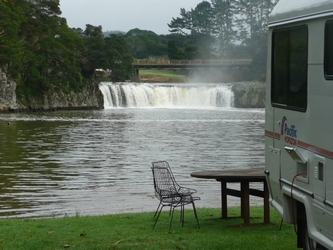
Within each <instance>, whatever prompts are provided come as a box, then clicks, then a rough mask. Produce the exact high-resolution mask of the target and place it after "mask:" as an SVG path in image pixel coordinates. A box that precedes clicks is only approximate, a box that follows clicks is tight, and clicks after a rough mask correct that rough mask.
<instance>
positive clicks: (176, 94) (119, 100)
mask: <svg viewBox="0 0 333 250" xmlns="http://www.w3.org/2000/svg"><path fill="white" fill-rule="evenodd" d="M100 90H101V92H102V93H103V96H104V108H105V109H108V108H120V107H128V108H216V107H232V106H233V99H234V98H233V92H232V91H231V86H229V85H227V84H207V83H201V84H190V83H187V84H184V83H181V84H167V83H165V84H147V83H145V84H140V83H111V82H102V83H101V84H100Z"/></svg>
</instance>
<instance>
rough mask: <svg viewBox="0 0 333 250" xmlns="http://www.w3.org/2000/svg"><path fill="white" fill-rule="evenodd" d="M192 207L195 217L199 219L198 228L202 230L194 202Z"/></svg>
mask: <svg viewBox="0 0 333 250" xmlns="http://www.w3.org/2000/svg"><path fill="white" fill-rule="evenodd" d="M192 206H193V212H194V216H195V218H196V219H197V224H198V228H199V229H200V224H199V219H198V214H197V210H196V209H195V205H194V201H192Z"/></svg>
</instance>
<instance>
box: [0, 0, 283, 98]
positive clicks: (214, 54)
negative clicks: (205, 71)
mask: <svg viewBox="0 0 333 250" xmlns="http://www.w3.org/2000/svg"><path fill="white" fill-rule="evenodd" d="M276 2H277V0H211V1H202V2H200V3H199V4H198V5H197V6H196V7H195V8H192V9H191V10H185V9H184V8H181V9H180V14H179V15H180V16H179V17H172V18H171V20H170V23H169V24H168V27H169V31H170V34H166V35H157V34H155V33H154V32H152V31H148V30H140V29H132V30H130V31H128V32H127V33H122V32H118V33H115V32H103V30H102V26H93V25H90V24H87V25H86V27H85V29H84V30H83V29H81V28H70V27H68V25H67V21H66V19H65V18H63V17H61V16H60V15H61V10H60V3H59V0H51V1H50V0H0V16H1V18H0V67H1V68H2V69H3V70H5V72H6V73H7V74H8V75H9V76H10V77H11V78H12V79H13V80H15V81H16V82H17V84H18V85H17V94H18V97H19V98H20V97H23V96H25V95H40V94H42V93H46V92H52V91H63V92H70V91H79V90H80V89H81V88H82V87H83V86H85V84H87V83H88V82H89V81H88V80H89V79H90V78H91V77H92V75H93V74H94V70H95V69H99V68H102V69H111V70H112V74H111V79H110V80H112V81H124V80H127V79H130V77H131V74H132V62H133V58H138V59H142V58H148V57H166V58H169V59H228V58H251V59H253V61H254V67H255V69H254V70H253V71H252V72H253V78H257V79H258V78H260V77H261V75H263V74H264V73H265V69H266V67H265V63H266V57H265V56H266V44H267V41H266V37H267V34H266V31H267V22H268V14H269V13H270V11H271V10H272V8H273V7H274V5H275V4H276Z"/></svg>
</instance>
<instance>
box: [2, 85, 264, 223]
mask: <svg viewBox="0 0 333 250" xmlns="http://www.w3.org/2000/svg"><path fill="white" fill-rule="evenodd" d="M121 86H122V87H121V88H123V90H119V91H118V90H117V91H118V94H117V95H118V97H121V98H122V100H121V98H120V99H119V98H118V101H116V100H115V99H113V101H112V100H111V99H110V98H112V95H113V98H114V93H113V94H112V93H111V89H112V88H113V89H115V88H118V89H119V88H120V85H119V84H118V85H117V86H115V85H114V84H110V83H102V84H101V87H100V88H101V90H102V92H103V94H104V96H105V100H109V102H107V101H106V102H105V103H104V106H105V109H104V110H94V111H56V112H45V113H43V112H39V113H5V114H0V138H1V141H2V143H1V144H0V164H1V165H0V167H1V175H0V217H58V216H65V215H68V216H72V215H77V214H80V215H101V214H110V213H120V212H141V211H154V210H155V209H156V207H157V205H158V201H157V200H156V199H155V198H154V189H153V180H152V173H151V169H150V168H151V162H153V161H159V160H166V161H168V162H169V163H170V165H171V168H172V170H173V172H174V174H175V176H176V178H177V180H178V182H179V183H180V184H182V185H184V186H189V187H192V188H196V189H197V190H198V194H197V195H198V196H200V197H201V200H200V201H198V202H197V203H196V205H197V207H219V206H220V185H219V183H218V182H216V181H213V180H204V179H195V178H192V177H190V173H191V172H193V171H201V170H214V169H244V168H245V169H246V168H258V167H263V166H264V109H237V108H234V107H233V105H232V100H233V99H232V93H231V92H230V89H229V87H228V86H225V85H211V86H210V85H206V86H203V85H188V86H187V87H185V89H184V87H181V86H179V85H176V84H173V85H168V84H163V85H158V84H157V85H136V84H130V83H129V84H122V85H121ZM152 86H154V87H152ZM124 88H125V90H124ZM143 88H145V89H144V90H143ZM170 88H172V89H170ZM126 89H127V90H126ZM223 89H224V90H223ZM129 95H130V97H129ZM108 98H109V99H108ZM131 98H132V99H131ZM133 98H134V99H133ZM207 99H209V100H210V101H209V102H207ZM110 100H111V101H110ZM119 100H120V101H119ZM124 100H125V101H124ZM131 100H135V101H131ZM162 100H164V101H162ZM121 103H123V104H124V105H120V104H121ZM237 201H238V200H237V199H235V200H234V201H233V200H231V203H230V204H231V205H232V204H238V203H237ZM254 202H256V201H254Z"/></svg>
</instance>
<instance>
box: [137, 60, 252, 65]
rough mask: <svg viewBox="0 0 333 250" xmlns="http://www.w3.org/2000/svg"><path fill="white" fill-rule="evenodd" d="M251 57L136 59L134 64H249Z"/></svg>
mask: <svg viewBox="0 0 333 250" xmlns="http://www.w3.org/2000/svg"><path fill="white" fill-rule="evenodd" d="M251 63H252V59H228V60H199V59H195V60H150V59H136V60H134V62H133V64H134V65H250V64H251Z"/></svg>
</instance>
